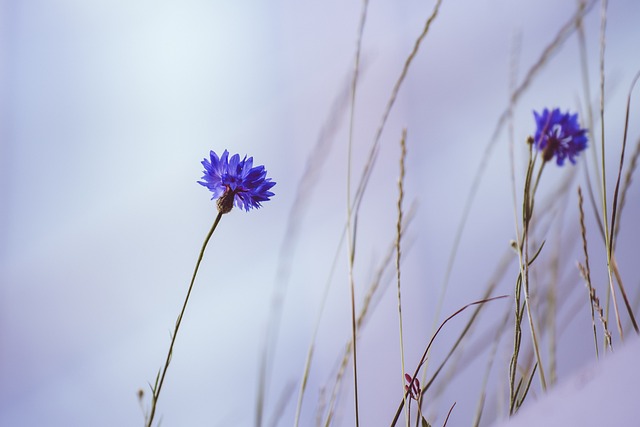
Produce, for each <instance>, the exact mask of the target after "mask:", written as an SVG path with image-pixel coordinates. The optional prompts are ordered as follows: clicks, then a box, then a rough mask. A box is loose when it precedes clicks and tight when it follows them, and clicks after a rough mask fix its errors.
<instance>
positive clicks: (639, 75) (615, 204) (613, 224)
mask: <svg viewBox="0 0 640 427" xmlns="http://www.w3.org/2000/svg"><path fill="white" fill-rule="evenodd" d="M638 78H640V72H639V73H637V74H636V76H635V77H634V79H633V82H632V83H631V88H630V89H629V94H628V96H627V108H626V114H625V121H624V136H623V138H622V150H621V151H620V166H619V167H618V176H617V178H616V186H615V190H614V193H613V205H612V208H611V233H610V235H609V243H608V245H607V248H608V251H609V252H608V254H607V255H608V259H609V260H611V258H612V256H613V250H614V247H615V240H614V237H615V235H616V233H615V232H614V230H615V229H616V225H617V224H616V219H617V217H618V215H619V214H618V194H619V190H620V179H621V178H622V168H623V167H624V153H625V150H626V147H627V133H628V131H629V111H630V110H631V94H632V93H633V89H634V87H635V85H636V83H637V81H638ZM613 262H614V263H615V259H614V260H613ZM615 271H616V272H617V268H616V269H615ZM616 279H617V282H618V287H619V289H620V293H621V294H622V297H623V299H624V303H625V305H626V308H627V312H628V314H629V317H630V319H631V323H632V324H633V327H634V329H635V331H636V333H640V331H639V330H638V323H637V322H636V319H635V316H634V315H633V310H631V306H630V305H629V299H628V298H627V293H626V292H625V289H624V285H623V284H622V280H621V279H620V275H619V274H616Z"/></svg>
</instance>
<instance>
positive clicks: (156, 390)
mask: <svg viewBox="0 0 640 427" xmlns="http://www.w3.org/2000/svg"><path fill="white" fill-rule="evenodd" d="M222 215H223V212H219V213H218V216H216V219H215V221H214V222H213V225H212V226H211V230H209V233H208V234H207V237H206V238H205V239H204V243H203V244H202V249H200V254H199V255H198V261H196V268H195V269H194V270H193V276H192V277H191V284H189V290H188V291H187V297H186V298H185V300H184V304H183V305H182V310H181V311H180V314H179V315H178V319H177V320H176V327H175V329H174V330H173V334H172V335H171V345H169V352H168V353H167V359H166V360H165V362H164V366H163V368H162V374H160V376H159V379H156V384H155V385H154V387H153V389H152V391H153V395H152V398H151V412H150V413H149V418H148V419H147V420H146V427H151V424H152V423H153V417H154V416H155V413H156V406H157V404H158V398H159V397H160V391H161V390H162V384H164V378H165V376H166V374H167V369H168V368H169V363H170V362H171V355H172V354H173V345H174V344H175V342H176V336H177V335H178V330H179V329H180V324H181V323H182V316H184V311H185V310H186V308H187V303H188V302H189V297H190V296H191V290H192V289H193V283H194V282H195V281H196V275H197V274H198V268H199V267H200V262H201V261H202V257H203V255H204V250H205V249H206V247H207V244H208V243H209V240H210V239H211V236H212V235H213V232H214V231H215V230H216V227H217V226H218V223H219V222H220V218H222Z"/></svg>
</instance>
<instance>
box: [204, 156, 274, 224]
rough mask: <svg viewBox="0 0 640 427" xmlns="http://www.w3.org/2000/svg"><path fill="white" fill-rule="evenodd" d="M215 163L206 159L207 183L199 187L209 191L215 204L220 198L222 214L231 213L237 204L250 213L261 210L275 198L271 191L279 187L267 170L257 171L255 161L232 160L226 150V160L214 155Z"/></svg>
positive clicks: (237, 157)
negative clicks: (263, 203)
mask: <svg viewBox="0 0 640 427" xmlns="http://www.w3.org/2000/svg"><path fill="white" fill-rule="evenodd" d="M210 157H211V162H209V160H207V159H206V158H205V159H204V160H203V161H202V166H204V171H203V172H204V175H203V176H202V179H203V181H198V184H200V185H203V186H205V187H207V188H208V189H209V190H210V191H211V192H212V193H213V196H212V197H211V200H213V199H216V198H218V210H219V211H220V212H221V213H227V212H229V211H231V208H233V204H234V202H235V205H236V206H237V207H239V208H240V209H244V210H246V211H247V212H249V209H251V208H256V209H257V208H259V207H260V206H262V205H261V204H260V203H261V202H266V201H267V200H269V198H270V197H272V196H273V195H274V194H273V193H272V192H271V191H269V190H270V189H271V187H273V186H274V185H276V183H275V182H273V181H271V178H267V177H266V176H267V171H266V170H265V169H264V166H262V165H261V166H256V167H253V157H249V158H248V159H247V156H244V159H242V160H240V155H239V154H234V155H233V156H231V158H229V152H228V151H227V150H224V153H222V156H220V157H219V158H218V155H217V154H216V153H214V152H213V151H211V153H210Z"/></svg>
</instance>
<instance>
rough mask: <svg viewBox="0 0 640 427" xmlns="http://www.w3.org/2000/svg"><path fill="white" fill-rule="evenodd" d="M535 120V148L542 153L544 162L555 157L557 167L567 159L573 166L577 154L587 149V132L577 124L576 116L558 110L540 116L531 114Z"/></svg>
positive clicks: (545, 112) (544, 111)
mask: <svg viewBox="0 0 640 427" xmlns="http://www.w3.org/2000/svg"><path fill="white" fill-rule="evenodd" d="M533 115H534V116H535V119H536V136H535V138H534V142H533V143H534V145H535V147H536V148H537V149H538V150H540V151H542V158H543V159H544V161H545V162H547V161H549V160H551V159H552V158H553V156H556V163H557V164H558V166H562V165H563V164H564V159H566V158H567V157H568V158H569V161H570V162H571V163H573V164H575V163H576V160H575V157H576V156H577V155H578V153H579V152H580V151H582V150H584V149H585V148H587V130H586V129H581V128H580V125H579V124H578V114H577V113H576V114H569V112H568V111H567V112H566V113H564V114H563V113H561V112H560V109H559V108H554V109H553V111H551V112H549V110H548V109H546V108H545V109H544V110H543V111H542V114H538V113H537V112H536V111H534V112H533Z"/></svg>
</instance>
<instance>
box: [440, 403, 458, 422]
mask: <svg viewBox="0 0 640 427" xmlns="http://www.w3.org/2000/svg"><path fill="white" fill-rule="evenodd" d="M455 407H456V402H453V405H451V408H449V412H447V418H445V419H444V424H442V427H447V423H448V422H449V417H450V416H451V412H453V408H455Z"/></svg>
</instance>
